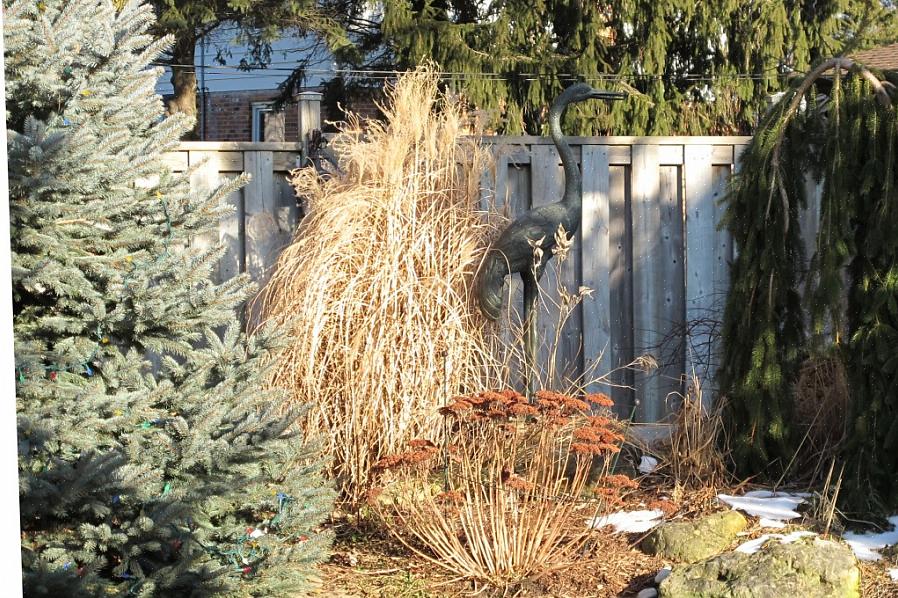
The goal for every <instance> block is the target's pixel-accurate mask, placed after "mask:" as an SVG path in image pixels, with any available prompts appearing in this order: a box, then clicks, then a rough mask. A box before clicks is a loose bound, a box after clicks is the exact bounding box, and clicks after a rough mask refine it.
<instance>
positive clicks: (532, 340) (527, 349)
mask: <svg viewBox="0 0 898 598" xmlns="http://www.w3.org/2000/svg"><path fill="white" fill-rule="evenodd" d="M521 277H522V278H523V279H524V376H526V379H527V400H528V401H530V402H533V394H534V388H533V387H534V378H535V377H536V316H537V312H536V309H535V306H536V297H537V295H538V294H539V288H538V286H537V284H536V278H534V276H533V275H532V274H530V273H524V274H522V276H521Z"/></svg>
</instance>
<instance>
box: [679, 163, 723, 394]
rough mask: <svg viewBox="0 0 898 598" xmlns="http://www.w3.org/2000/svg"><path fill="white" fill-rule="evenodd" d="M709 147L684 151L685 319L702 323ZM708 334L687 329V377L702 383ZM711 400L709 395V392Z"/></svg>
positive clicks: (709, 264) (710, 272) (711, 269)
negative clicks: (685, 196) (695, 378)
mask: <svg viewBox="0 0 898 598" xmlns="http://www.w3.org/2000/svg"><path fill="white" fill-rule="evenodd" d="M712 151H713V149H712V147H711V146H710V145H691V146H688V147H687V148H686V162H685V173H684V176H685V186H686V193H687V194H688V196H689V205H688V207H687V209H686V232H687V235H686V265H687V268H688V272H687V276H686V319H687V321H695V320H703V319H705V318H708V317H709V316H710V315H711V314H712V313H713V312H712V309H713V306H714V299H715V297H714V290H715V289H714V286H715V280H714V273H715V271H716V269H717V264H716V262H717V258H718V255H717V253H718V252H717V230H716V229H717V222H718V220H717V209H716V206H715V205H714V202H715V200H716V189H715V188H714V171H713V167H712V165H711V154H712ZM710 351H711V331H710V330H708V329H707V327H701V328H698V329H693V328H690V330H689V333H688V334H687V338H686V375H687V376H691V375H693V374H694V375H695V376H696V377H698V379H699V380H700V381H702V382H704V381H706V380H709V379H710V377H711V376H713V374H714V371H713V369H712V367H711V363H710V361H711V355H710ZM708 398H709V399H710V393H708Z"/></svg>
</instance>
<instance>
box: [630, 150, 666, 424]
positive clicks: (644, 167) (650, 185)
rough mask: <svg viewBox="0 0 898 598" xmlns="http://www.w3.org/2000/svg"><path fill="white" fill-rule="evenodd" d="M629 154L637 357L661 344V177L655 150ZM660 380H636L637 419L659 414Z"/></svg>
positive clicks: (654, 377)
mask: <svg viewBox="0 0 898 598" xmlns="http://www.w3.org/2000/svg"><path fill="white" fill-rule="evenodd" d="M632 151H633V153H632V172H631V176H632V181H633V183H632V185H633V187H632V189H633V191H632V193H633V199H632V209H633V299H634V304H633V339H634V345H635V347H634V349H635V352H636V354H637V355H641V354H644V353H651V354H654V353H656V352H657V348H658V346H659V345H660V342H661V339H662V337H661V335H660V334H659V331H660V330H661V314H662V313H663V312H664V309H663V306H662V303H663V301H664V294H663V289H662V288H661V285H660V282H661V273H660V272H659V267H660V264H659V262H658V258H659V257H660V245H659V238H660V236H661V202H660V194H661V177H660V170H659V165H658V146H656V145H634V146H633V150H632ZM658 380H659V377H658V376H657V375H654V374H651V373H649V374H646V373H642V372H639V373H637V375H636V376H635V384H636V400H637V405H638V407H637V418H638V419H639V421H643V422H654V421H657V420H658V418H659V416H660V414H661V403H662V401H663V399H664V397H662V396H660V395H661V393H660V390H661V389H660V388H659V382H658Z"/></svg>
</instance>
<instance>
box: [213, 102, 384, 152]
mask: <svg viewBox="0 0 898 598" xmlns="http://www.w3.org/2000/svg"><path fill="white" fill-rule="evenodd" d="M277 94H278V92H277V91H276V90H250V91H225V92H214V93H207V94H206V110H205V115H206V116H205V126H206V134H205V140H206V141H252V114H253V108H252V105H253V103H254V102H268V101H272V100H273V99H274V98H275V97H276V96H277ZM201 102H202V96H200V97H198V98H197V106H198V107H199V106H200V103H201ZM346 104H347V108H348V109H349V110H352V111H353V112H357V113H359V114H362V115H363V116H365V117H366V118H370V117H375V116H376V115H377V112H378V111H377V107H376V106H375V105H374V102H373V101H371V100H368V99H364V100H362V99H360V100H358V101H355V102H347V103H346ZM197 117H198V118H199V117H200V114H197ZM321 120H322V127H323V128H324V129H325V130H326V131H327V130H333V127H332V126H329V125H327V123H326V122H325V121H327V120H333V118H331V117H330V116H329V115H328V114H326V113H325V114H322V115H321ZM197 132H199V127H197ZM284 133H285V139H284V141H296V140H298V137H299V116H298V112H297V105H296V103H295V102H293V103H289V104H286V105H285V106H284Z"/></svg>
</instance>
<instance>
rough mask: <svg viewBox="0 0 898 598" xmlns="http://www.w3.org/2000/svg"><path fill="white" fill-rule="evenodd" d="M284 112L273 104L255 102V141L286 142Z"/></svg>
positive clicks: (253, 131)
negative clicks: (276, 108)
mask: <svg viewBox="0 0 898 598" xmlns="http://www.w3.org/2000/svg"><path fill="white" fill-rule="evenodd" d="M284 129H285V123H284V112H283V111H279V112H277V111H275V110H274V107H273V105H272V103H271V102H253V128H252V136H253V138H252V140H253V141H286V140H287V139H286V132H285V130H284Z"/></svg>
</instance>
